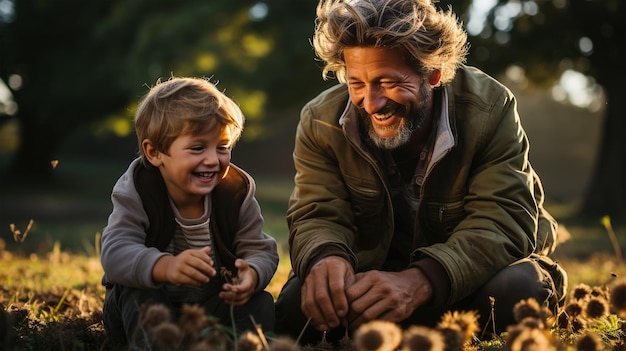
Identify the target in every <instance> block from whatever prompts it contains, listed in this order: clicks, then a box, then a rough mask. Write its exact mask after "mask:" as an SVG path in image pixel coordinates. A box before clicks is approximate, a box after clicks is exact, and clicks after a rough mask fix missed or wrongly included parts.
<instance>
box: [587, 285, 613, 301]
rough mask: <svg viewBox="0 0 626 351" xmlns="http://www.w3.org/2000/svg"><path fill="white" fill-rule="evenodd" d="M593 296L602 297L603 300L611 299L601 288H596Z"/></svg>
mask: <svg viewBox="0 0 626 351" xmlns="http://www.w3.org/2000/svg"><path fill="white" fill-rule="evenodd" d="M591 296H595V297H601V298H605V299H608V297H609V296H608V294H607V292H606V290H604V289H602V288H601V287H599V286H594V287H593V288H592V289H591Z"/></svg>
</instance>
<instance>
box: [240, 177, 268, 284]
mask: <svg viewBox="0 0 626 351" xmlns="http://www.w3.org/2000/svg"><path fill="white" fill-rule="evenodd" d="M248 180H249V182H250V189H249V191H248V193H247V195H246V198H245V200H244V201H243V203H242V205H241V209H240V212H239V229H238V231H237V233H236V234H235V238H234V244H233V245H234V246H235V255H236V256H237V257H240V258H242V259H244V260H245V261H246V262H247V263H248V264H249V265H250V267H252V268H253V269H254V270H255V271H256V272H257V275H258V283H257V286H256V291H261V290H263V289H265V287H266V286H267V285H268V284H269V282H270V280H271V279H272V277H273V276H274V273H276V268H277V267H278V259H279V258H278V247H277V245H276V240H275V239H274V238H273V237H271V236H270V235H268V234H267V233H265V232H263V216H262V215H261V208H260V206H259V203H258V202H257V200H256V198H255V197H254V193H255V191H256V185H255V182H254V180H253V179H252V177H250V176H248Z"/></svg>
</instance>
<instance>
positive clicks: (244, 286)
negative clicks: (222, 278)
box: [220, 258, 259, 306]
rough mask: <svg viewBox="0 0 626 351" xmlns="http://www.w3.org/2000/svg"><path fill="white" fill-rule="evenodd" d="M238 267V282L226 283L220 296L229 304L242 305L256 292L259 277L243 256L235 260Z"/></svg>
mask: <svg viewBox="0 0 626 351" xmlns="http://www.w3.org/2000/svg"><path fill="white" fill-rule="evenodd" d="M235 268H237V282H233V284H230V283H227V284H224V286H223V287H222V289H224V291H221V292H220V298H221V299H223V300H224V302H226V303H227V304H229V305H235V306H241V305H243V304H244V303H246V302H248V300H249V299H250V296H252V293H253V292H254V288H255V287H256V284H257V281H258V280H259V277H258V275H257V272H256V271H255V270H254V269H253V268H252V267H250V266H249V265H248V263H247V262H246V261H244V260H242V259H241V258H238V259H237V260H235Z"/></svg>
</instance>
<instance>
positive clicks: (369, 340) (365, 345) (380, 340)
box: [354, 320, 402, 351]
mask: <svg viewBox="0 0 626 351" xmlns="http://www.w3.org/2000/svg"><path fill="white" fill-rule="evenodd" d="M401 341H402V331H401V330H400V327H399V326H398V325H397V324H395V323H392V322H387V321H382V320H374V321H371V322H368V323H365V324H363V325H361V326H360V327H359V328H358V329H357V331H356V332H355V335H354V344H355V347H356V349H357V351H392V350H395V349H396V348H397V347H398V345H400V342H401Z"/></svg>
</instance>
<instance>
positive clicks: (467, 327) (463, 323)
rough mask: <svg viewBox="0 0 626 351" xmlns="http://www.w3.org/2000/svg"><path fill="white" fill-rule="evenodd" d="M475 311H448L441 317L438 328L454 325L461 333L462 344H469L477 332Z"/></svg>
mask: <svg viewBox="0 0 626 351" xmlns="http://www.w3.org/2000/svg"><path fill="white" fill-rule="evenodd" d="M478 317H479V315H478V312H477V311H462V312H459V311H452V312H451V311H448V312H446V313H445V314H444V315H443V316H442V317H441V322H440V323H439V325H440V326H442V327H443V326H452V325H456V326H458V327H459V329H460V331H461V332H462V337H463V341H464V342H470V341H471V340H472V339H473V337H474V334H475V333H476V332H477V331H478V330H479V326H478Z"/></svg>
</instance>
